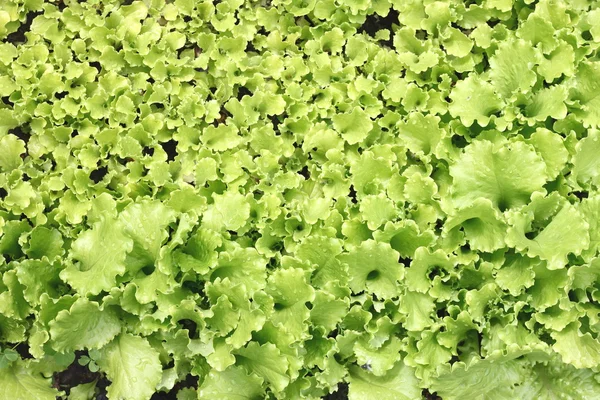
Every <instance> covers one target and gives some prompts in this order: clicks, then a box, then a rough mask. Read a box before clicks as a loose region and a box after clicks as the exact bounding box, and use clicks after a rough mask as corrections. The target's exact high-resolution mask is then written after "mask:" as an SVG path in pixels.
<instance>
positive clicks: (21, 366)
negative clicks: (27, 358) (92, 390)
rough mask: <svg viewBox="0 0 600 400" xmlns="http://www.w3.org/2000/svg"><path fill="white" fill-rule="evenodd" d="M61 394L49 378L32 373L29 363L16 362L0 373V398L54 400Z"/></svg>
mask: <svg viewBox="0 0 600 400" xmlns="http://www.w3.org/2000/svg"><path fill="white" fill-rule="evenodd" d="M60 394H61V393H60V392H59V391H58V390H56V389H54V388H53V387H52V382H51V380H50V379H49V378H44V377H43V376H42V375H41V374H39V373H36V372H34V370H33V368H31V364H30V363H26V362H23V361H20V360H18V361H17V363H16V364H13V366H12V367H11V368H8V369H3V370H2V373H0V398H3V399H11V400H32V399H35V400H55V399H56V398H57V397H58V396H59V395H60Z"/></svg>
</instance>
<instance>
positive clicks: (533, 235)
mask: <svg viewBox="0 0 600 400" xmlns="http://www.w3.org/2000/svg"><path fill="white" fill-rule="evenodd" d="M537 235H538V233H537V232H527V233H525V237H526V238H527V239H529V240H533V239H535V238H536V237H537Z"/></svg>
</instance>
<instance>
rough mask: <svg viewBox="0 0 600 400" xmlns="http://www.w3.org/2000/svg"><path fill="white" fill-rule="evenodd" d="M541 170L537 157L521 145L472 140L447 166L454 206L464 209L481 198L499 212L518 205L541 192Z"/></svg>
mask: <svg viewBox="0 0 600 400" xmlns="http://www.w3.org/2000/svg"><path fill="white" fill-rule="evenodd" d="M545 171H546V165H545V164H544V162H543V160H542V159H541V157H540V156H539V155H538V154H537V153H536V152H535V150H534V149H533V148H532V147H531V146H529V145H527V144H525V143H522V142H514V143H507V144H506V145H503V146H500V147H498V146H496V145H494V143H492V142H489V141H487V140H478V141H475V142H473V143H472V144H470V145H469V146H467V148H466V149H465V151H464V153H463V154H461V155H460V157H459V158H458V160H457V161H456V163H455V164H453V165H452V166H450V175H451V176H452V178H453V186H452V192H453V199H454V204H455V205H456V206H458V207H465V206H468V205H470V204H471V203H472V202H473V201H475V200H477V199H478V198H482V197H483V198H488V199H490V200H491V201H492V203H493V204H494V205H495V206H496V207H498V208H500V210H501V211H503V210H505V209H508V208H512V207H518V206H522V205H524V204H527V203H528V202H529V197H530V196H531V194H532V193H533V192H535V191H536V190H541V189H542V187H543V185H544V184H545V182H546V175H545Z"/></svg>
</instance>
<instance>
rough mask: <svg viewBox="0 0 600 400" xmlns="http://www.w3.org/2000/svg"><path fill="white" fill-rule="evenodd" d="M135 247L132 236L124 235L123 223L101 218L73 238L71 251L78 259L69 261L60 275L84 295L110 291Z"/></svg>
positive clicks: (125, 267)
mask: <svg viewBox="0 0 600 400" xmlns="http://www.w3.org/2000/svg"><path fill="white" fill-rule="evenodd" d="M132 249H133V240H131V239H130V238H128V237H127V236H125V233H124V232H123V226H122V224H121V223H120V222H119V221H117V220H114V219H106V218H101V219H100V221H98V222H96V223H95V224H94V225H93V228H92V229H91V230H87V231H85V232H83V233H82V234H80V235H79V237H77V239H76V240H75V241H74V242H73V245H72V246H71V255H72V257H73V259H75V260H77V261H78V263H77V264H76V265H68V266H67V267H66V268H65V269H64V270H62V271H61V273H60V277H61V279H63V280H65V281H66V282H67V283H69V284H70V285H71V286H72V287H73V288H74V289H75V290H77V291H78V292H79V293H80V294H82V295H84V296H86V295H89V294H92V295H96V294H99V293H100V292H101V291H103V290H104V291H109V290H110V289H111V288H112V287H113V286H115V284H116V279H117V276H120V275H123V274H124V273H125V272H126V271H127V266H126V264H125V259H126V256H127V253H128V252H130V251H131V250H132Z"/></svg>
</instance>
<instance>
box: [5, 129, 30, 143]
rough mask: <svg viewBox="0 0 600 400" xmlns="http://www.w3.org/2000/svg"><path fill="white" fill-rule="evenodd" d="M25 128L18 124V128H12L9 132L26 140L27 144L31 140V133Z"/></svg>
mask: <svg viewBox="0 0 600 400" xmlns="http://www.w3.org/2000/svg"><path fill="white" fill-rule="evenodd" d="M23 128H24V127H23V126H17V127H16V128H13V129H10V130H9V131H8V133H10V134H12V135H15V136H16V137H18V138H19V139H21V140H22V141H24V142H25V144H27V143H28V142H29V138H30V137H31V134H30V133H29V132H26V131H24V130H23Z"/></svg>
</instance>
